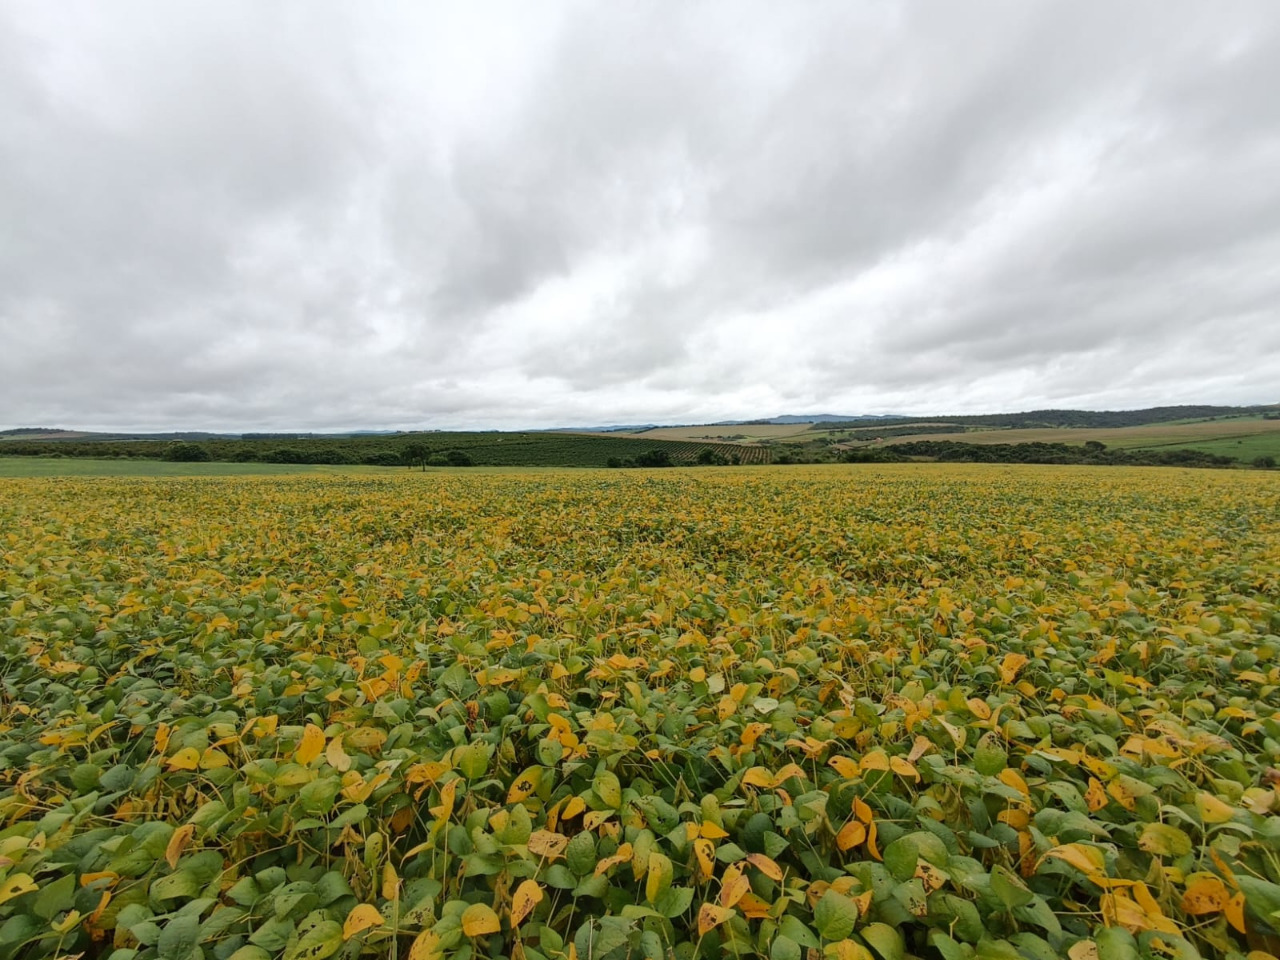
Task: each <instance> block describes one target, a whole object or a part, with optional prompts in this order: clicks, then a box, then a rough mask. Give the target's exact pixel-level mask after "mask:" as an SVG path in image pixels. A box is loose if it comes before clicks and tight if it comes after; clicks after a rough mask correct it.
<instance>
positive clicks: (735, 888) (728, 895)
mask: <svg viewBox="0 0 1280 960" xmlns="http://www.w3.org/2000/svg"><path fill="white" fill-rule="evenodd" d="M750 890H751V881H750V880H748V879H747V878H746V877H744V876H743V875H742V868H741V867H739V866H738V865H737V864H734V865H733V866H731V867H729V868H728V869H727V870H725V872H724V880H723V882H721V884H720V906H722V907H732V906H734V905H735V904H736V903H737V902H738V901H739V900H741V899H742V898H743V897H744V896H746V895H747V893H748V892H750Z"/></svg>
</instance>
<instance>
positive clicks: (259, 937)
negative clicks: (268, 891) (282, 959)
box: [249, 917, 293, 953]
mask: <svg viewBox="0 0 1280 960" xmlns="http://www.w3.org/2000/svg"><path fill="white" fill-rule="evenodd" d="M291 936H293V921H292V920H282V919H281V918H279V917H272V918H271V919H270V920H268V921H267V922H266V923H264V924H263V925H262V926H260V927H258V929H257V930H255V931H253V933H251V934H250V935H249V942H250V943H253V944H256V945H257V946H259V947H262V949H264V950H267V951H270V952H271V953H275V952H276V951H278V950H283V949H284V948H285V945H286V944H287V943H288V942H289V938H290V937H291Z"/></svg>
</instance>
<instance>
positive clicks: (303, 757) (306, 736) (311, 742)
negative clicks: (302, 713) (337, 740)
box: [293, 723, 324, 767]
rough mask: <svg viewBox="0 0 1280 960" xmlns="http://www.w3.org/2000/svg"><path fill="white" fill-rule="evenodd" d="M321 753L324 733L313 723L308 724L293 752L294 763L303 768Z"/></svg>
mask: <svg viewBox="0 0 1280 960" xmlns="http://www.w3.org/2000/svg"><path fill="white" fill-rule="evenodd" d="M323 752H324V731H323V730H321V729H320V728H319V727H317V726H316V725H315V724H314V723H308V724H307V725H306V727H305V728H304V729H303V731H302V739H301V740H299V741H298V748H297V749H296V750H295V751H294V752H293V761H294V763H300V764H302V765H303V766H304V767H305V766H307V765H308V764H309V763H311V761H312V760H314V759H315V758H316V757H318V756H320V754H321V753H323Z"/></svg>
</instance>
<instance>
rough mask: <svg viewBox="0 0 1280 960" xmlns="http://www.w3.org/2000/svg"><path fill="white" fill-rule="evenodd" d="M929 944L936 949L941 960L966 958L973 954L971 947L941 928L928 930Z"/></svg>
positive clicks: (961, 959) (964, 959) (962, 959)
mask: <svg viewBox="0 0 1280 960" xmlns="http://www.w3.org/2000/svg"><path fill="white" fill-rule="evenodd" d="M929 946H931V947H933V949H934V950H936V951H938V955H939V956H940V957H942V960H968V958H969V957H971V956H972V955H973V948H972V947H970V946H968V945H967V944H961V943H958V942H956V941H955V940H954V939H952V938H951V937H950V936H948V935H947V934H945V933H943V932H942V931H941V930H930V931H929Z"/></svg>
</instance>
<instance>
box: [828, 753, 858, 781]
mask: <svg viewBox="0 0 1280 960" xmlns="http://www.w3.org/2000/svg"><path fill="white" fill-rule="evenodd" d="M827 764H828V765H829V766H831V767H834V768H835V771H836V773H838V774H840V776H842V777H844V778H845V779H846V780H852V779H853V778H854V777H856V776H857V775H858V772H859V770H858V764H857V762H856V761H853V760H850V759H849V758H848V757H832V758H831V759H830V760H828V761H827Z"/></svg>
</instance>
